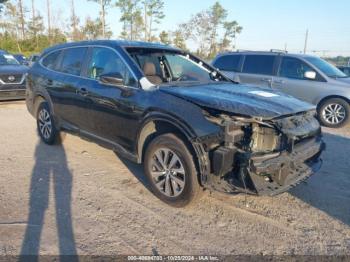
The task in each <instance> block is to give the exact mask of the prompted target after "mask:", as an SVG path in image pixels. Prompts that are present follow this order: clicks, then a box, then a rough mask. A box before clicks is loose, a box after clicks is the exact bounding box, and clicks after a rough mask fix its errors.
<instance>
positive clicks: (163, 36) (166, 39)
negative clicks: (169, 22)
mask: <svg viewBox="0 0 350 262" xmlns="http://www.w3.org/2000/svg"><path fill="white" fill-rule="evenodd" d="M159 40H160V42H161V43H163V44H165V45H170V44H171V40H170V37H169V33H167V32H166V31H162V32H161V33H160V34H159Z"/></svg>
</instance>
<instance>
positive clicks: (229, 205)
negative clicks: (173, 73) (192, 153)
mask: <svg viewBox="0 0 350 262" xmlns="http://www.w3.org/2000/svg"><path fill="white" fill-rule="evenodd" d="M0 130H1V136H0V255H4V254H14V255H18V254H37V253H38V252H40V254H53V255H57V254H89V255H116V254H128V255H131V254H191V255H196V254H203V253H205V254H213V255H214V254H217V255H218V254H220V255H224V254H251V255H256V254H259V255H260V254H265V255H283V254H303V255H305V254H307V255H315V254H317V255H332V254H338V255H345V254H348V255H350V190H349V188H350V171H349V170H350V161H349V154H350V128H349V127H347V128H343V129H339V130H330V129H325V130H324V131H325V141H326V143H327V151H326V152H325V154H324V157H323V158H324V165H323V167H322V170H321V171H320V172H319V173H318V174H316V175H315V176H313V177H312V178H311V179H309V180H308V181H307V183H305V184H301V185H300V186H298V187H296V188H295V189H293V190H292V191H290V192H288V193H284V194H282V195H279V196H277V197H253V196H247V197H246V196H244V195H238V196H227V195H221V194H218V193H209V192H205V194H204V196H203V197H202V199H201V200H200V201H199V203H198V204H196V205H194V206H192V207H191V208H186V209H174V208H171V207H168V206H166V205H165V204H163V203H162V202H160V201H159V200H158V199H157V198H155V197H154V196H153V195H152V194H151V193H150V192H149V190H148V189H147V184H146V182H145V181H144V178H143V175H142V168H141V167H140V166H138V165H135V164H132V163H130V162H128V161H127V160H124V159H120V158H118V157H117V156H116V155H115V154H114V153H113V152H112V151H109V150H106V149H104V148H101V147H99V146H97V145H95V144H93V143H89V142H86V141H83V140H81V139H79V138H77V137H74V136H70V135H67V137H66V139H65V141H64V144H63V146H52V147H50V146H47V145H44V144H43V143H41V142H40V141H39V139H38V136H37V135H36V130H35V120H34V119H33V118H32V117H31V116H30V115H29V114H28V113H27V111H26V108H25V105H24V103H23V102H17V103H3V104H1V105H0Z"/></svg>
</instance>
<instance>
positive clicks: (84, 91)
mask: <svg viewBox="0 0 350 262" xmlns="http://www.w3.org/2000/svg"><path fill="white" fill-rule="evenodd" d="M77 93H78V94H79V95H82V96H87V95H88V94H89V91H87V89H86V88H85V87H82V88H80V90H78V91H77Z"/></svg>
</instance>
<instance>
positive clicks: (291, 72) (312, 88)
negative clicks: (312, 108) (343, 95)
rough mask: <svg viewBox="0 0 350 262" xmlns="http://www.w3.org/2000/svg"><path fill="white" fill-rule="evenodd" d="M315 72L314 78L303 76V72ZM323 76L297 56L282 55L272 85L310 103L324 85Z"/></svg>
mask: <svg viewBox="0 0 350 262" xmlns="http://www.w3.org/2000/svg"><path fill="white" fill-rule="evenodd" d="M307 71H313V72H316V79H314V80H310V79H306V78H305V77H304V74H305V72H307ZM326 83H327V82H326V81H325V80H324V79H323V77H322V76H321V75H320V74H319V73H318V72H317V71H316V70H315V69H314V68H312V67H311V66H310V65H308V64H307V63H305V62H304V61H302V60H301V59H299V58H295V57H290V56H282V58H281V62H280V65H279V69H278V74H277V76H276V77H275V78H274V80H273V83H272V87H273V88H274V89H277V90H279V91H281V92H284V93H286V94H289V95H291V96H294V97H296V98H299V99H301V100H304V101H307V102H310V103H312V102H313V101H314V98H315V96H317V95H318V94H319V90H320V88H322V86H326Z"/></svg>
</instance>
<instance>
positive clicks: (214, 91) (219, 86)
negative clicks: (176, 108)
mask: <svg viewBox="0 0 350 262" xmlns="http://www.w3.org/2000/svg"><path fill="white" fill-rule="evenodd" d="M160 91H162V92H165V93H168V94H171V95H174V96H176V97H179V98H182V99H185V100H187V101H190V102H192V103H195V104H197V105H199V106H201V107H206V108H211V109H216V110H221V111H225V112H228V113H234V114H237V115H242V116H248V117H256V118H262V119H272V118H276V117H280V116H283V115H292V114H296V113H300V112H304V111H309V110H313V109H315V106H313V105H311V104H309V103H306V102H303V101H301V100H298V99H296V98H293V97H291V96H288V95H286V94H283V93H280V92H276V91H273V90H271V89H262V88H258V87H254V86H250V85H241V84H230V83H213V84H192V85H186V86H181V87H180V86H175V85H174V86H167V87H160ZM189 113H190V112H189Z"/></svg>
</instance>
